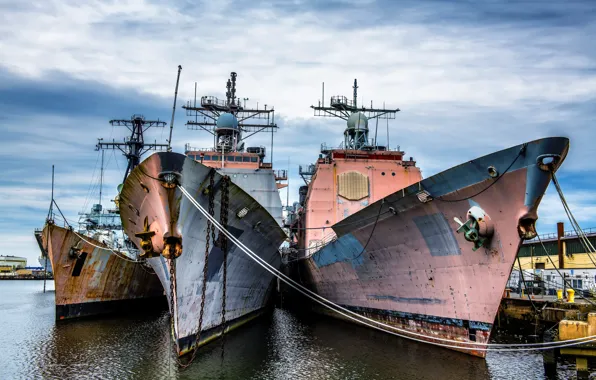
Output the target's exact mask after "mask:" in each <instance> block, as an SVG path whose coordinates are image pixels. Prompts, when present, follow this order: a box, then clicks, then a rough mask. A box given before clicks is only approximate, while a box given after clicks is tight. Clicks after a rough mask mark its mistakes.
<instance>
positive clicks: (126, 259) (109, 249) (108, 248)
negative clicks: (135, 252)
mask: <svg viewBox="0 0 596 380" xmlns="http://www.w3.org/2000/svg"><path fill="white" fill-rule="evenodd" d="M72 232H73V233H74V234H75V235H77V236H78V237H79V239H81V240H82V241H84V242H85V243H87V244H89V245H90V246H93V247H95V248H99V249H103V250H105V251H111V252H113V253H114V255H115V256H116V257H118V258H120V259H122V260H124V261H130V262H131V263H141V262H142V261H141V260H132V259H129V258H128V257H123V256H120V254H122V255H124V253H121V252H117V251H114V250H113V249H112V248H110V247H102V246H99V245H97V244H93V243H91V242H90V241H88V240H86V239H85V238H83V236H82V235H80V234H79V233H78V232H76V231H74V230H73V231H72Z"/></svg>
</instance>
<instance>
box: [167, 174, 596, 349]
mask: <svg viewBox="0 0 596 380" xmlns="http://www.w3.org/2000/svg"><path fill="white" fill-rule="evenodd" d="M178 188H179V189H180V191H181V192H182V193H183V194H184V195H185V196H186V197H187V198H188V200H189V201H190V202H191V203H192V204H193V205H194V206H195V207H196V208H197V209H198V210H199V212H201V214H203V215H204V216H205V217H206V218H207V219H209V220H210V221H211V223H213V225H214V226H215V227H216V228H217V229H218V230H219V231H220V232H221V233H223V234H224V235H226V236H227V237H228V238H229V239H230V240H231V241H232V242H233V243H234V244H236V246H238V247H239V248H240V250H241V251H242V252H244V253H245V254H246V255H247V256H249V257H250V258H251V259H253V260H254V261H255V262H257V263H258V264H259V265H261V266H262V267H263V268H264V269H265V270H267V271H268V272H269V273H271V274H273V275H274V276H276V277H278V278H279V279H280V280H282V281H284V283H286V284H287V285H289V286H290V287H292V288H293V289H295V290H297V291H298V292H300V293H301V294H303V295H305V296H306V297H308V298H310V299H311V300H313V301H315V302H317V303H319V304H320V305H322V306H324V307H327V308H329V309H331V310H333V311H335V312H336V313H338V314H340V315H342V316H344V317H346V318H348V319H351V320H353V321H355V322H358V323H361V324H363V325H366V326H369V327H371V328H374V329H377V330H379V331H383V332H386V333H389V334H392V335H395V336H399V337H402V338H406V339H409V340H413V341H417V342H421V343H427V344H432V345H435V346H439V347H445V348H451V349H457V350H473V351H533V350H549V349H554V348H561V347H571V346H576V345H579V344H584V343H588V342H593V341H596V335H592V336H587V337H582V338H576V339H569V340H565V341H558V342H542V343H510V344H497V343H479V342H465V341H454V340H453V339H445V338H440V337H436V336H430V335H427V334H420V333H416V332H413V331H409V330H405V329H400V328H398V327H395V326H391V325H387V324H384V323H382V322H379V321H376V320H374V319H371V318H367V317H365V316H362V315H360V314H358V313H354V312H352V311H351V310H348V309H346V308H343V307H342V306H339V305H337V304H335V303H333V302H331V301H329V300H327V299H326V298H324V297H322V296H320V295H318V294H316V293H314V292H312V291H310V290H309V289H307V288H305V287H304V286H302V285H300V284H298V283H297V282H295V281H294V280H292V279H291V278H289V277H287V276H286V275H285V274H283V273H282V272H280V271H279V270H277V269H276V268H274V267H273V266H272V265H271V264H269V263H268V262H266V261H265V260H264V259H262V258H260V257H259V256H258V255H256V254H255V253H254V252H252V251H251V250H250V249H249V248H247V247H246V246H245V245H244V244H243V243H242V242H240V241H239V240H238V239H237V238H236V237H235V236H234V235H232V234H231V233H230V232H229V231H227V230H226V229H225V228H223V227H222V226H221V225H220V224H219V222H218V221H217V220H216V219H215V218H213V217H212V216H211V215H209V214H208V213H207V211H206V210H205V209H204V208H203V207H202V206H201V205H200V204H199V203H198V202H197V201H196V200H195V199H194V198H193V197H192V196H191V195H190V194H189V193H188V191H187V190H186V189H185V188H184V187H182V186H178ZM350 314H352V315H350ZM353 315H355V316H356V317H354V316H353ZM358 318H361V319H364V320H366V321H369V322H372V323H374V324H376V325H379V326H383V327H385V328H388V329H390V330H396V331H400V332H402V334H400V333H396V332H393V331H388V330H386V329H384V328H381V327H379V326H375V325H372V324H370V323H367V322H364V321H363V320H361V319H358ZM405 334H407V335H405ZM413 336H420V337H423V338H426V339H427V340H423V339H418V338H414V337H413ZM429 339H430V340H429ZM435 341H447V342H450V343H451V344H444V343H437V342H435ZM453 343H456V344H457V345H455V344H453ZM466 345H469V346H484V347H466ZM490 347H502V348H490Z"/></svg>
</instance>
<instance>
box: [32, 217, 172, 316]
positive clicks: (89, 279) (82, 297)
mask: <svg viewBox="0 0 596 380" xmlns="http://www.w3.org/2000/svg"><path fill="white" fill-rule="evenodd" d="M41 239H42V243H43V246H44V247H47V252H48V255H49V257H50V262H51V266H52V270H53V274H54V286H55V293H56V295H55V299H56V320H66V319H75V318H80V317H90V316H95V315H100V314H110V313H116V312H121V311H128V310H138V309H139V308H155V307H157V306H158V305H160V304H163V291H162V289H161V286H160V283H159V280H158V278H157V276H155V274H153V273H152V272H151V271H150V270H149V269H146V268H142V267H141V264H138V263H133V262H131V261H125V260H122V259H121V258H118V257H116V255H114V254H112V253H111V252H110V251H109V250H106V249H101V248H97V247H95V246H100V247H101V246H103V244H102V243H100V242H99V241H97V240H95V239H92V238H91V237H88V236H84V240H86V241H87V242H85V241H84V240H82V239H81V238H80V237H79V236H77V234H76V233H75V232H74V231H73V230H71V229H69V228H63V227H60V226H57V225H55V224H52V223H47V224H46V225H45V226H44V229H43V232H42V234H41ZM88 242H89V243H92V244H89V243H88ZM94 245H95V246H94ZM73 247H76V248H77V250H78V255H73V254H72V248H73Z"/></svg>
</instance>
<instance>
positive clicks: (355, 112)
mask: <svg viewBox="0 0 596 380" xmlns="http://www.w3.org/2000/svg"><path fill="white" fill-rule="evenodd" d="M352 88H353V90H354V93H353V98H352V100H349V99H348V98H347V97H345V96H343V95H338V96H332V97H331V104H330V106H329V107H326V106H325V83H323V95H322V100H320V101H319V104H318V106H311V108H312V109H314V115H315V116H323V117H337V118H340V119H343V120H346V121H347V124H348V125H347V128H346V130H345V131H344V144H343V145H344V148H345V149H356V150H360V149H369V150H370V149H374V148H375V147H376V146H377V145H378V144H377V138H376V135H377V130H375V138H374V139H370V138H369V128H368V121H369V120H371V119H377V129H378V120H379V119H383V120H385V119H386V120H387V122H388V121H389V120H390V119H391V120H392V119H395V115H396V114H397V112H399V108H396V109H388V108H385V107H383V108H374V107H373V104H372V101H371V102H370V108H367V107H364V105H361V106H360V107H358V82H357V80H356V79H354V86H352Z"/></svg>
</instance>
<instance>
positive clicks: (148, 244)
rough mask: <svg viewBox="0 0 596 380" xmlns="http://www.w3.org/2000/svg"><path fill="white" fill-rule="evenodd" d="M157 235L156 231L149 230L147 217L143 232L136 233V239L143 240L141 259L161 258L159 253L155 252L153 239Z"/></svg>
mask: <svg viewBox="0 0 596 380" xmlns="http://www.w3.org/2000/svg"><path fill="white" fill-rule="evenodd" d="M154 235H155V232H154V231H150V230H149V218H148V217H147V216H146V217H145V221H144V222H143V231H141V232H137V233H135V237H138V238H140V239H141V249H142V250H143V253H141V254H140V255H139V257H140V258H151V257H157V256H159V253H157V252H155V251H154V250H153V242H152V241H151V238H152V237H153V236H154Z"/></svg>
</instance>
